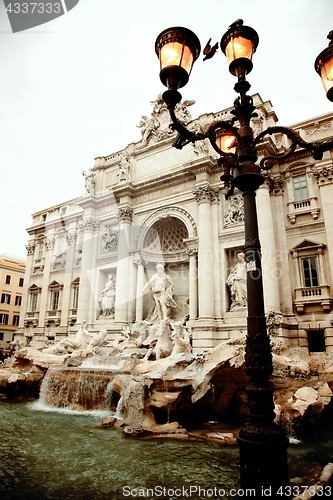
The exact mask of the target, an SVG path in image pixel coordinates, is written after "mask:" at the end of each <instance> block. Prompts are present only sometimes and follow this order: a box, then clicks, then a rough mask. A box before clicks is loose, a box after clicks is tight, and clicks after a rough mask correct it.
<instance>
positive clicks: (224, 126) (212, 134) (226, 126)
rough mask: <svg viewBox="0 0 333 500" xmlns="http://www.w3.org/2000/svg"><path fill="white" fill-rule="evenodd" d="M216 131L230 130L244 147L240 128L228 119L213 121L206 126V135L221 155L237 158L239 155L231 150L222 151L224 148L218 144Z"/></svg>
mask: <svg viewBox="0 0 333 500" xmlns="http://www.w3.org/2000/svg"><path fill="white" fill-rule="evenodd" d="M216 131H218V132H230V133H231V134H232V135H233V136H234V137H235V139H236V140H237V142H238V144H239V145H241V146H243V147H244V145H243V140H242V138H241V137H240V135H239V133H238V130H237V129H236V128H235V127H233V125H232V124H231V123H230V122H226V121H218V122H216V121H213V122H211V123H210V124H209V125H208V126H207V127H206V130H205V136H206V137H208V139H209V140H210V143H211V145H212V147H213V148H214V149H215V151H216V152H217V153H218V154H219V155H221V156H222V157H224V158H234V159H235V160H237V156H236V155H235V154H234V153H231V152H230V153H226V152H225V151H222V149H220V148H219V147H218V145H217V144H216Z"/></svg>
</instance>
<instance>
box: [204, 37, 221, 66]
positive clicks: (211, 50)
mask: <svg viewBox="0 0 333 500" xmlns="http://www.w3.org/2000/svg"><path fill="white" fill-rule="evenodd" d="M211 41H212V39H211V38H210V39H209V40H208V42H207V43H206V47H205V48H204V50H203V54H204V56H205V57H204V58H203V60H204V61H206V60H207V59H211V58H212V57H213V56H214V55H215V53H216V51H217V49H218V46H219V44H218V43H216V44H215V45H213V47H212V46H211V45H210V42H211Z"/></svg>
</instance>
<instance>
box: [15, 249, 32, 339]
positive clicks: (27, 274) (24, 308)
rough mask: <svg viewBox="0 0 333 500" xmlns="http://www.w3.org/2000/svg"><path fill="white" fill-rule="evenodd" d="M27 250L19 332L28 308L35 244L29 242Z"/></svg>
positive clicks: (22, 326)
mask: <svg viewBox="0 0 333 500" xmlns="http://www.w3.org/2000/svg"><path fill="white" fill-rule="evenodd" d="M26 250H27V263H26V266H25V275H24V288H23V293H22V306H21V310H20V326H19V329H18V330H19V331H21V330H22V329H23V328H24V320H25V315H26V312H27V311H28V308H29V286H30V283H29V280H30V276H31V268H32V264H33V260H34V253H35V243H34V242H31V243H30V244H29V245H27V246H26Z"/></svg>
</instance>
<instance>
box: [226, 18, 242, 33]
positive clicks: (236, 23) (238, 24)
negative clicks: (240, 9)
mask: <svg viewBox="0 0 333 500" xmlns="http://www.w3.org/2000/svg"><path fill="white" fill-rule="evenodd" d="M243 24H244V21H243V19H236V21H234V22H233V23H231V24H230V26H229V28H228V30H230V28H235V27H236V26H243Z"/></svg>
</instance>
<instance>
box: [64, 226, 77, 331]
mask: <svg viewBox="0 0 333 500" xmlns="http://www.w3.org/2000/svg"><path fill="white" fill-rule="evenodd" d="M76 236H77V235H76V231H71V232H68V233H67V234H66V241H67V252H66V264H65V277H64V288H63V291H62V297H61V304H60V307H61V323H60V326H62V327H66V328H67V320H68V312H69V308H70V307H71V306H70V299H71V284H72V271H73V261H74V249H75V241H76Z"/></svg>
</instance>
